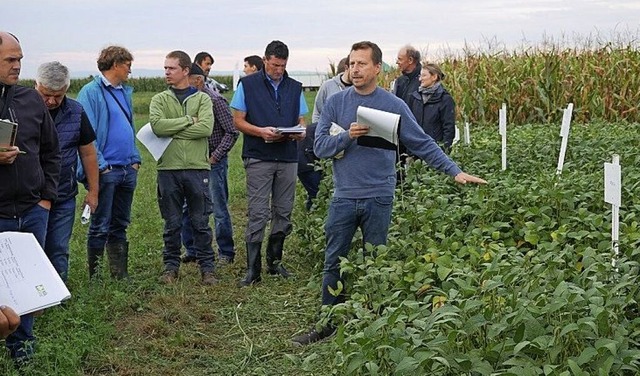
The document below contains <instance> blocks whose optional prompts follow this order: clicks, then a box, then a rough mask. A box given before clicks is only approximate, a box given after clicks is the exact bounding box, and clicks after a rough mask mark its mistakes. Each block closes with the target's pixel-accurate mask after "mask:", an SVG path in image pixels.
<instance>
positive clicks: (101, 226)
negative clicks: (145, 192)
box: [87, 165, 138, 249]
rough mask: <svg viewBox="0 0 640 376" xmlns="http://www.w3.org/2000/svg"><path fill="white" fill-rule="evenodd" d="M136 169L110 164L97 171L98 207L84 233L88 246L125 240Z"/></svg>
mask: <svg viewBox="0 0 640 376" xmlns="http://www.w3.org/2000/svg"><path fill="white" fill-rule="evenodd" d="M137 181H138V171H136V169H135V168H133V167H131V166H130V165H129V166H113V167H112V169H111V170H110V171H109V172H107V173H103V174H100V193H99V195H98V207H97V208H96V211H95V213H93V214H92V215H91V225H90V226H89V235H88V237H87V247H88V248H98V249H100V248H104V246H105V245H106V244H107V243H111V244H119V243H126V242H127V227H129V223H131V204H132V203H133V191H134V190H135V189H136V184H137Z"/></svg>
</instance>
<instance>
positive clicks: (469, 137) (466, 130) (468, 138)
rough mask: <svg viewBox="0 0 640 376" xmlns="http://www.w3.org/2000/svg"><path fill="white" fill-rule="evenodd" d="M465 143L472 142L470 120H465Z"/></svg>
mask: <svg viewBox="0 0 640 376" xmlns="http://www.w3.org/2000/svg"><path fill="white" fill-rule="evenodd" d="M464 143H465V145H470V144H471V133H470V132H469V122H468V121H465V122H464Z"/></svg>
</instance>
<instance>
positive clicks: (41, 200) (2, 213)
mask: <svg viewBox="0 0 640 376" xmlns="http://www.w3.org/2000/svg"><path fill="white" fill-rule="evenodd" d="M21 60H22V48H21V47H20V42H19V41H18V39H17V38H16V37H15V36H14V35H12V34H10V33H7V32H3V31H0V119H8V120H10V121H12V122H14V123H17V124H18V127H17V132H16V138H15V142H14V143H13V144H12V145H10V146H6V147H4V148H3V149H0V150H2V151H0V181H2V182H3V184H1V185H0V232H3V231H19V232H29V233H32V234H33V235H34V236H35V237H36V239H37V240H38V243H40V245H41V246H42V247H43V248H44V240H45V236H46V232H47V221H48V219H49V209H50V208H51V204H52V202H53V201H55V199H56V197H57V189H58V178H59V175H60V151H59V147H58V135H57V133H56V128H55V125H54V124H53V120H51V116H49V111H48V110H47V107H46V106H45V104H44V102H43V101H42V98H41V97H40V95H39V94H38V93H37V92H36V91H35V90H34V89H32V88H26V87H22V86H18V85H16V83H17V82H18V78H19V75H20V61H21ZM20 319H21V322H20V326H19V327H18V329H17V330H16V331H15V332H14V333H13V334H11V335H9V336H8V337H7V340H6V346H7V348H8V349H9V352H10V354H11V357H12V358H13V359H14V361H16V363H17V364H21V363H24V362H25V361H28V360H29V359H30V358H31V356H32V355H33V350H34V342H35V336H34V335H33V315H31V314H28V315H23V316H21V317H20Z"/></svg>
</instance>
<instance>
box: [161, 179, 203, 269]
mask: <svg viewBox="0 0 640 376" xmlns="http://www.w3.org/2000/svg"><path fill="white" fill-rule="evenodd" d="M208 188H209V171H207V170H160V171H158V205H159V206H160V214H162V219H164V232H163V235H162V238H163V240H164V250H163V251H162V259H163V262H164V267H165V270H176V271H177V270H179V269H180V249H181V248H182V242H181V239H180V233H181V232H182V216H183V207H184V204H185V202H186V204H187V210H188V212H189V219H190V221H191V225H192V229H193V248H195V251H196V258H197V261H198V264H199V265H200V270H201V271H202V272H203V273H206V272H212V271H213V270H214V265H213V248H211V240H212V231H211V227H210V226H209V215H210V214H211V198H210V197H209V195H210V193H209V189H208Z"/></svg>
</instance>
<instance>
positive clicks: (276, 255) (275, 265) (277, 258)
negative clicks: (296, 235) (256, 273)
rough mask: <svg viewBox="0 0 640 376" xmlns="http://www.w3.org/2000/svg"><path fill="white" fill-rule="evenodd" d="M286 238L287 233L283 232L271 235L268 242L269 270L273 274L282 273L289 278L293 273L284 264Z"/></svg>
mask: <svg viewBox="0 0 640 376" xmlns="http://www.w3.org/2000/svg"><path fill="white" fill-rule="evenodd" d="M284 238H285V235H284V234H281V233H278V234H272V235H271V236H269V243H267V272H268V273H269V274H271V275H277V274H280V275H281V276H283V277H284V278H289V277H290V276H291V273H289V272H288V271H287V269H285V267H284V265H282V250H283V248H284Z"/></svg>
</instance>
